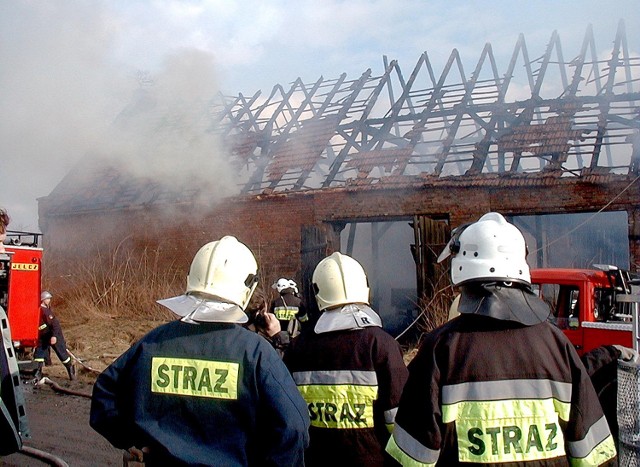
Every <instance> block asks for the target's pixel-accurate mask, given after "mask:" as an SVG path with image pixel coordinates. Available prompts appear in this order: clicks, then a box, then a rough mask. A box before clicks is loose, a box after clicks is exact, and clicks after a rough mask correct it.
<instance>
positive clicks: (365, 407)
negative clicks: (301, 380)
mask: <svg viewBox="0 0 640 467" xmlns="http://www.w3.org/2000/svg"><path fill="white" fill-rule="evenodd" d="M298 390H299V391H300V394H302V397H303V399H304V400H305V401H306V402H307V408H308V409H309V418H310V419H311V426H315V427H319V428H338V429H343V428H373V402H374V401H375V400H376V398H377V397H378V387H377V386H357V385H347V384H343V385H322V386H312V385H306V386H298Z"/></svg>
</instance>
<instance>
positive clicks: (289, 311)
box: [273, 306, 298, 320]
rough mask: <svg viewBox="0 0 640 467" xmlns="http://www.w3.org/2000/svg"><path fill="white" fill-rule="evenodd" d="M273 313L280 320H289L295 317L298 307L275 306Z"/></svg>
mask: <svg viewBox="0 0 640 467" xmlns="http://www.w3.org/2000/svg"><path fill="white" fill-rule="evenodd" d="M273 314H274V315H276V318H278V319H280V320H289V319H293V318H295V317H296V315H297V314H298V308H295V307H293V308H284V307H279V306H277V307H275V308H274V309H273Z"/></svg>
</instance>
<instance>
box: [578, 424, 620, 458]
mask: <svg viewBox="0 0 640 467" xmlns="http://www.w3.org/2000/svg"><path fill="white" fill-rule="evenodd" d="M568 448H569V456H570V457H572V458H573V459H572V464H574V463H575V464H577V465H600V464H601V463H603V462H604V461H606V460H608V459H611V458H612V457H613V456H615V454H616V449H615V444H614V441H613V438H612V437H611V432H610V430H609V425H608V423H607V420H606V418H605V417H604V416H603V417H602V418H601V419H600V420H598V421H597V422H596V423H594V424H593V425H591V428H589V432H588V433H587V435H586V436H585V437H584V438H583V439H581V440H579V441H570V442H569V443H568Z"/></svg>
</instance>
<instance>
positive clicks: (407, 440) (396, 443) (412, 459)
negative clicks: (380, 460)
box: [386, 425, 440, 466]
mask: <svg viewBox="0 0 640 467" xmlns="http://www.w3.org/2000/svg"><path fill="white" fill-rule="evenodd" d="M386 451H387V452H388V453H389V454H391V456H392V457H393V458H394V459H395V460H397V461H398V462H399V463H400V464H402V465H410V466H433V465H436V462H438V457H440V450H439V449H429V448H428V447H426V446H424V445H423V444H422V443H420V442H419V441H418V440H416V439H415V438H414V437H413V436H411V435H410V434H409V433H407V432H406V431H405V430H404V429H403V428H402V427H401V426H400V425H396V426H395V428H394V429H393V434H392V435H391V437H390V438H389V442H388V443H387V448H386Z"/></svg>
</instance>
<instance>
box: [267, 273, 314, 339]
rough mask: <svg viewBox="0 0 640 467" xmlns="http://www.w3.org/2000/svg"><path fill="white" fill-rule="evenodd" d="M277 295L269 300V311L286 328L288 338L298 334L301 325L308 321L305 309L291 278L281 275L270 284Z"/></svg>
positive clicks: (296, 286)
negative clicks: (271, 300)
mask: <svg viewBox="0 0 640 467" xmlns="http://www.w3.org/2000/svg"><path fill="white" fill-rule="evenodd" d="M271 287H272V288H273V289H276V290H277V291H278V294H279V296H278V297H277V298H276V299H275V300H274V301H273V302H271V308H270V310H269V311H270V312H271V313H273V314H274V315H276V318H278V321H280V327H281V328H282V329H283V330H286V332H287V334H288V337H289V338H290V339H292V338H294V337H297V336H298V334H300V329H301V325H304V323H306V322H307V321H309V316H308V315H307V309H306V307H305V305H304V302H303V301H302V299H301V298H300V297H299V296H298V285H297V284H296V283H295V281H293V280H292V279H286V278H284V277H281V278H280V279H278V280H277V281H276V282H275V283H274V284H273V285H272V286H271Z"/></svg>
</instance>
